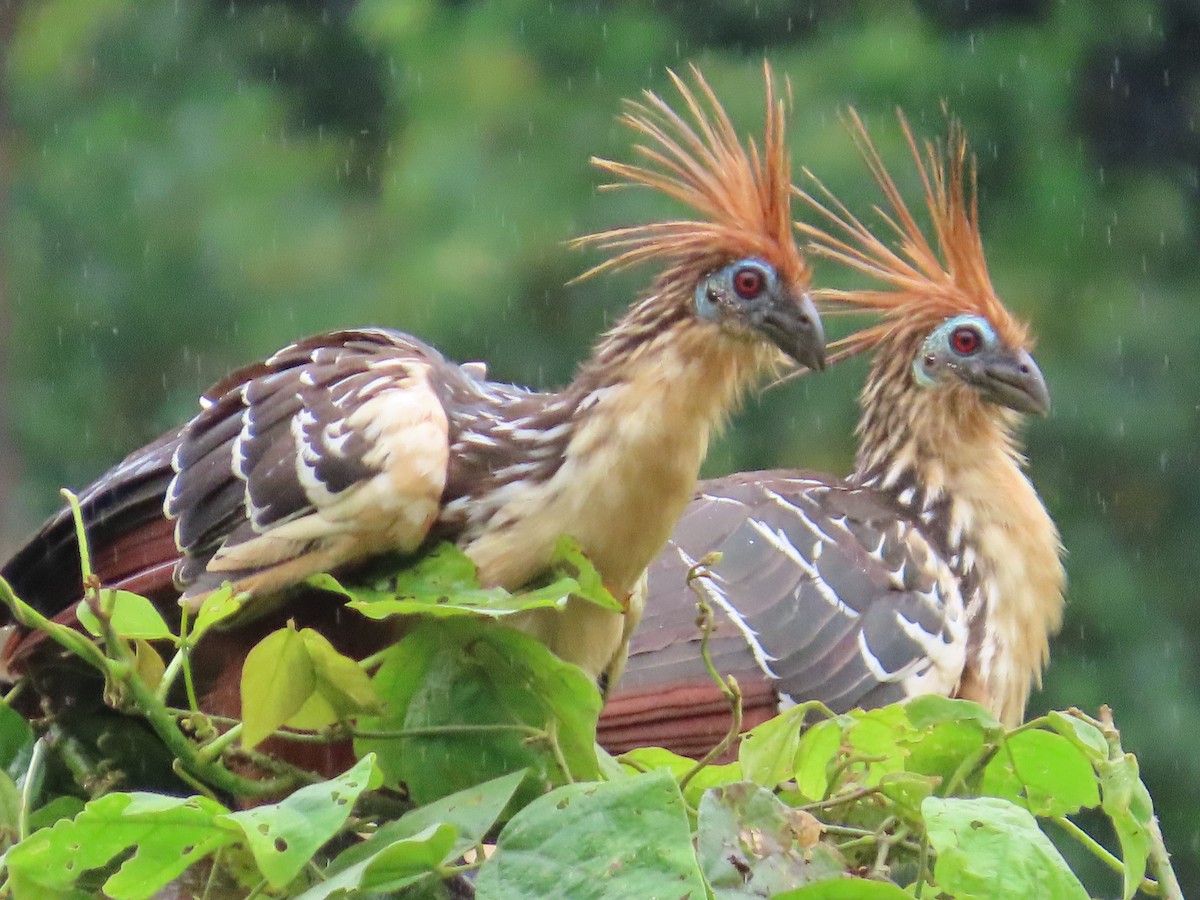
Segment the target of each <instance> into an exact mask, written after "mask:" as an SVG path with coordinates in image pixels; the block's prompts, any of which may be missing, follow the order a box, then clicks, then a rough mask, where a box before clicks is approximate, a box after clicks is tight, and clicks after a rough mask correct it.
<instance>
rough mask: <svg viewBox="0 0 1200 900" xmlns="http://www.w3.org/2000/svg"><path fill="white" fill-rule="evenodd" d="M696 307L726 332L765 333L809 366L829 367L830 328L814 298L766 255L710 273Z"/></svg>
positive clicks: (755, 335) (700, 286)
mask: <svg viewBox="0 0 1200 900" xmlns="http://www.w3.org/2000/svg"><path fill="white" fill-rule="evenodd" d="M696 313H697V315H699V317H700V318H701V319H704V320H706V321H709V322H712V323H713V324H715V325H718V326H720V328H721V330H722V331H724V332H726V333H727V334H731V335H734V336H737V337H740V338H744V339H754V340H764V339H765V340H767V341H769V342H770V343H772V344H774V345H775V346H776V347H778V348H779V349H780V350H782V351H783V352H784V353H786V354H787V355H788V356H790V357H791V358H792V359H793V360H795V361H796V362H797V363H799V364H800V365H802V366H805V367H806V368H809V369H818V370H819V369H823V368H825V331H824V329H823V328H822V327H821V317H820V315H819V314H818V313H817V308H816V306H815V305H814V304H813V301H812V298H811V297H809V296H808V292H807V291H806V290H805V289H804V287H803V286H797V285H789V284H786V283H784V281H783V279H781V278H780V277H779V273H778V272H776V271H775V267H774V266H772V265H771V264H770V263H768V262H766V261H765V260H762V259H757V258H754V257H750V258H747V259H741V260H738V261H737V262H734V263H730V264H729V265H727V266H724V267H723V268H720V269H718V270H717V271H715V272H713V273H712V274H710V275H708V276H707V277H705V278H704V279H703V280H702V281H701V282H700V283H699V284H698V285H697V286H696Z"/></svg>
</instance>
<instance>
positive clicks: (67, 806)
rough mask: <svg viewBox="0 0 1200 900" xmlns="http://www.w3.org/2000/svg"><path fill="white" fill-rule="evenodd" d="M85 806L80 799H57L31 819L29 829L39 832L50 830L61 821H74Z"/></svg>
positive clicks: (36, 812)
mask: <svg viewBox="0 0 1200 900" xmlns="http://www.w3.org/2000/svg"><path fill="white" fill-rule="evenodd" d="M83 805H84V804H83V801H82V800H80V799H79V798H78V797H69V796H64V797H55V798H54V799H53V800H51V801H50V802H49V803H47V804H46V805H45V806H43V807H40V808H39V809H38V810H36V811H35V812H34V813H33V814H32V815H31V816H30V817H29V827H30V828H31V829H32V830H34V831H37V830H39V829H42V828H49V827H50V826H51V825H53V824H54V823H55V822H57V821H58V820H59V819H73V818H75V817H76V816H77V815H79V814H80V813H81V812H83Z"/></svg>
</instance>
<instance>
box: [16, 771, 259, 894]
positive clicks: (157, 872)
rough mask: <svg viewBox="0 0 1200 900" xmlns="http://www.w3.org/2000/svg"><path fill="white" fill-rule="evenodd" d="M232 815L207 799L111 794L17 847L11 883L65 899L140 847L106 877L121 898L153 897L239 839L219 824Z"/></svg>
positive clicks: (19, 890) (107, 888) (20, 890)
mask: <svg viewBox="0 0 1200 900" xmlns="http://www.w3.org/2000/svg"><path fill="white" fill-rule="evenodd" d="M224 812H226V809H225V807H223V806H221V805H220V804H219V803H217V802H216V801H214V800H209V799H208V798H207V797H192V798H190V799H183V798H179V797H165V796H162V795H160V794H145V793H135V794H109V795H107V796H105V797H101V798H99V799H98V800H93V801H91V802H90V803H88V804H87V806H85V807H84V809H83V811H82V812H81V813H79V815H77V816H76V817H75V818H74V819H63V820H60V821H59V822H57V823H56V824H55V825H54V826H53V827H52V828H45V829H43V830H41V831H38V832H35V833H34V834H33V835H31V836H30V837H29V838H27V839H26V840H24V841H22V842H21V843H20V844H18V845H16V846H15V847H13V848H12V849H11V850H9V851H8V855H7V856H6V858H5V862H6V864H7V866H8V874H9V884H10V887H11V888H12V890H13V893H14V895H15V896H18V897H41V896H48V897H53V896H58V895H60V894H63V893H65V892H67V891H69V889H71V888H72V887H74V885H75V884H76V882H77V881H78V879H79V878H80V877H81V876H83V875H84V874H85V873H87V872H90V871H92V870H95V869H100V868H102V867H105V866H108V865H109V864H110V863H111V862H112V861H113V860H114V859H116V858H117V857H118V856H120V855H122V854H124V853H126V852H127V851H129V850H133V855H132V856H130V857H129V858H128V859H127V860H125V861H124V862H123V863H122V864H121V866H120V868H119V869H117V871H116V872H115V873H114V874H113V875H112V876H111V877H109V878H108V880H107V881H105V882H104V892H105V894H106V895H107V896H109V897H113V898H116V900H142V898H146V897H151V896H153V895H154V894H155V893H156V892H158V891H159V890H160V889H161V888H162V887H163V886H164V885H166V884H167V883H169V882H170V881H172V880H173V879H174V878H176V877H177V876H178V875H179V874H180V873H182V872H183V871H184V870H185V869H187V867H188V866H190V865H191V864H192V863H194V862H196V861H197V860H199V859H202V858H204V857H205V856H207V855H209V854H210V853H212V852H214V851H215V850H217V849H218V848H220V847H224V846H227V845H229V844H232V843H233V842H234V840H235V836H234V835H232V834H230V833H229V831H228V830H226V829H224V828H222V827H221V826H220V825H218V824H217V823H216V822H215V821H214V817H215V816H217V815H220V814H221V813H224Z"/></svg>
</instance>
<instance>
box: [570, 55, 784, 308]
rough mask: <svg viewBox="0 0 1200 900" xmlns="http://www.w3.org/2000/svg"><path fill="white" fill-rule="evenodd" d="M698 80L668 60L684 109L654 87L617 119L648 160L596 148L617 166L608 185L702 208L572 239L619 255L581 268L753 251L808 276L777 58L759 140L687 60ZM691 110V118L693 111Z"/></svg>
mask: <svg viewBox="0 0 1200 900" xmlns="http://www.w3.org/2000/svg"><path fill="white" fill-rule="evenodd" d="M691 73H692V80H693V81H694V82H695V88H694V89H693V88H690V87H688V85H687V84H686V83H685V82H684V81H683V79H681V78H680V77H679V76H678V75H676V74H675V73H674V72H672V71H671V70H669V69H668V70H667V74H668V75H670V77H671V81H672V82H673V84H674V85H675V89H676V90H677V91H678V92H679V96H680V98H681V99H682V101H683V103H684V105H685V106H686V108H687V118H685V117H684V116H682V115H680V114H679V113H678V112H676V111H675V110H674V109H672V108H671V106H670V105H669V104H668V103H667V102H666V101H665V100H663V99H662V98H661V97H659V96H658V95H657V94H654V93H652V92H651V91H645V92H643V100H642V101H640V102H639V101H633V100H630V101H626V109H625V112H624V114H623V115H622V116H621V117H620V120H619V121H620V122H621V123H622V124H624V125H625V126H627V127H628V128H631V129H632V130H633V131H635V132H637V133H638V134H639V135H640V136H641V138H642V139H643V141H644V142H643V143H639V144H637V145H636V146H635V148H634V149H635V151H636V152H637V154H638V155H639V156H641V157H642V159H643V163H642V164H640V165H639V164H632V163H621V162H615V161H613V160H608V159H600V158H593V159H592V164H593V165H595V166H596V167H597V168H599V169H601V170H603V171H605V172H607V173H608V174H610V175H612V176H614V177H615V178H616V179H617V180H616V181H615V182H614V183H611V184H607V185H604V187H606V188H618V187H648V188H651V189H653V190H656V191H660V192H661V193H664V194H666V195H667V196H669V197H672V198H674V199H676V200H678V201H680V202H681V203H684V204H686V205H687V206H689V207H691V208H692V209H693V210H695V211H696V212H697V213H699V214H700V216H701V217H702V218H700V219H695V220H683V219H680V220H673V221H668V222H655V223H650V224H646V225H633V226H629V227H625V228H614V229H611V230H609V231H603V232H600V233H598V234H591V235H587V236H585V237H581V238H578V239H576V240H575V241H574V242H573V245H575V246H582V245H595V246H598V247H600V248H602V249H605V250H611V251H613V252H614V255H613V256H612V257H611V258H610V259H608V260H606V261H605V262H602V263H600V264H599V265H597V266H595V267H593V268H592V269H590V270H588V271H587V272H586V273H584V274H583V275H582V276H580V277H581V278H586V277H589V276H591V275H595V274H597V273H599V272H604V271H608V270H612V269H622V268H625V267H627V266H631V265H635V264H637V263H641V262H645V261H647V260H653V259H663V260H666V261H668V262H669V263H671V264H675V265H679V264H689V263H692V262H696V261H705V262H709V263H719V261H721V260H728V261H732V260H734V259H739V258H742V257H750V256H756V257H759V258H761V259H763V260H765V261H766V262H768V263H770V264H771V265H773V266H774V267H775V268H776V270H777V271H778V273H779V275H780V277H781V278H783V279H785V280H787V281H791V282H792V283H796V282H803V283H804V284H807V281H808V267H807V266H806V265H805V262H804V258H803V257H802V256H801V255H800V251H799V249H798V248H797V246H796V243H795V239H794V236H793V231H792V226H793V223H792V217H791V196H792V192H793V190H794V188H793V187H792V182H791V162H790V160H789V158H788V151H787V143H786V141H785V139H784V130H785V127H786V116H785V110H784V102H783V100H782V99H779V98H777V97H776V96H775V89H774V84H773V79H772V76H771V68H770V66H769V65H767V64H766V63H764V65H763V76H764V80H765V82H766V124H765V128H764V136H763V145H762V150H761V152H760V150H759V147H758V145H757V144H756V143H755V141H754V140H753V139H752V138H751V139H749V140H747V142H746V143H745V144H744V145H743V143H742V142H741V141H740V140H739V139H738V135H737V132H736V131H735V130H734V127H733V123H732V122H731V121H730V120H729V116H728V115H727V114H726V112H725V110H724V108H723V107H722V106H721V102H720V101H719V100H718V99H717V96H716V94H715V93H713V90H712V88H710V87H709V85H708V82H706V81H705V80H704V76H703V75H701V74H700V71H699V69H697V68H696V67H695V66H694V65H693V66H691ZM689 120H690V121H689Z"/></svg>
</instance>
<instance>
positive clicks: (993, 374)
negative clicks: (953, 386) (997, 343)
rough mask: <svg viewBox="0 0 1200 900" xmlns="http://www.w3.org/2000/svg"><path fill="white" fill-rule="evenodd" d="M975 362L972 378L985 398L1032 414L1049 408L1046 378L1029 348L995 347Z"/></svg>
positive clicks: (1038, 413) (1040, 412)
mask: <svg viewBox="0 0 1200 900" xmlns="http://www.w3.org/2000/svg"><path fill="white" fill-rule="evenodd" d="M978 362H979V363H980V365H979V368H978V369H976V371H975V372H974V373H973V376H974V377H973V378H972V381H974V383H975V386H976V387H977V388H978V389H979V392H980V395H981V396H982V397H983V398H984V399H985V400H987V401H989V402H990V403H995V404H998V405H1000V406H1006V407H1008V408H1009V409H1013V410H1016V411H1017V412H1021V413H1029V414H1030V415H1034V416H1044V415H1046V414H1047V413H1049V412H1050V390H1049V388H1047V387H1046V379H1045V378H1043V377H1042V370H1041V369H1039V368H1038V364H1037V363H1036V362H1034V361H1033V357H1032V356H1030V355H1029V353H1028V352H1026V351H1025V350H1016V351H1013V350H1009V349H1008V348H998V349H997V350H996V351H995V352H993V353H989V354H985V355H983V356H981V357H979V360H978Z"/></svg>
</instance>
